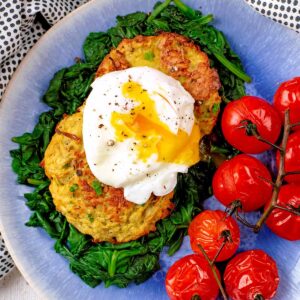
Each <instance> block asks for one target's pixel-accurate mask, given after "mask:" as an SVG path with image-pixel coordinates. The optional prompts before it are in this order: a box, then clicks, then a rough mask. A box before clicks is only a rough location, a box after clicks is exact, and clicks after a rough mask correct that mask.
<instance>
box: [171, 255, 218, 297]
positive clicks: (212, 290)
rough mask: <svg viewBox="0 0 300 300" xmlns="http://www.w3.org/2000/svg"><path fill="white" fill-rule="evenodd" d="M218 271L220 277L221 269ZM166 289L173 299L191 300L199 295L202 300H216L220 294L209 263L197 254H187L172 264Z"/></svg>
mask: <svg viewBox="0 0 300 300" xmlns="http://www.w3.org/2000/svg"><path fill="white" fill-rule="evenodd" d="M216 271H217V274H218V276H219V278H220V274H219V271H218V270H217V269H216ZM166 289H167V293H168V295H169V297H170V299H171V300H191V299H193V297H195V299H196V298H197V296H198V297H199V298H200V299H201V300H214V299H217V296H218V294H219V287H218V284H217V282H216V280H215V278H214V277H213V273H212V271H211V268H210V266H209V264H208V263H207V261H206V260H205V259H204V258H202V257H201V256H199V255H196V254H192V255H188V256H185V257H183V258H181V259H179V260H178V261H176V262H175V264H174V265H172V266H171V268H170V269H169V271H168V273H167V277H166ZM199 298H198V299H199Z"/></svg>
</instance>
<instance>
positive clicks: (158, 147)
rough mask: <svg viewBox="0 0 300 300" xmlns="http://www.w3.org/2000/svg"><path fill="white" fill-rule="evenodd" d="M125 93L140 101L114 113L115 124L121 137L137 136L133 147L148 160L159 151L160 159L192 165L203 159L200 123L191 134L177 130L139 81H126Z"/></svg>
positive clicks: (121, 138) (122, 139) (122, 138)
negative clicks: (130, 107)
mask: <svg viewBox="0 0 300 300" xmlns="http://www.w3.org/2000/svg"><path fill="white" fill-rule="evenodd" d="M122 94H123V96H124V97H126V98H129V99H131V100H133V101H134V102H135V104H136V105H135V107H134V108H133V109H131V110H130V112H129V113H128V114H124V113H119V112H113V113H112V115H111V124H112V126H113V127H114V129H115V136H116V140H117V141H119V142H122V141H124V140H125V139H128V138H134V140H135V143H134V145H135V146H134V147H135V149H132V151H136V152H137V154H138V158H139V159H140V160H142V161H144V162H146V161H147V159H148V158H149V157H150V156H151V155H153V154H157V160H158V161H159V162H167V163H176V164H183V165H188V166H191V165H193V164H195V163H197V162H198V161H199V159H200V158H199V140H200V130H199V126H198V125H197V124H196V123H195V124H194V126H193V129H192V132H191V134H190V135H188V134H187V133H186V132H185V131H183V130H181V129H179V130H178V133H177V134H174V133H173V132H171V131H170V129H169V127H168V126H167V125H166V124H165V123H164V122H162V121H161V120H160V118H159V115H158V113H157V111H156V108H155V102H154V101H153V100H152V99H151V98H150V96H149V94H148V93H147V91H146V90H144V89H143V88H142V86H141V85H140V84H139V83H136V82H127V83H125V84H124V85H123V86H122ZM166 101H167V100H166Z"/></svg>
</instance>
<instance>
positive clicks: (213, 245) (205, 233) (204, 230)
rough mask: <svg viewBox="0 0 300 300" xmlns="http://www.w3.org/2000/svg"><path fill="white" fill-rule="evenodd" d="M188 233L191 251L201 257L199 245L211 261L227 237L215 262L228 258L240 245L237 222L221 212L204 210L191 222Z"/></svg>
mask: <svg viewBox="0 0 300 300" xmlns="http://www.w3.org/2000/svg"><path fill="white" fill-rule="evenodd" d="M188 233H189V236H190V242H191V247H192V249H193V251H194V252H196V253H198V254H199V255H201V256H202V255H203V254H202V252H201V250H200V249H199V246H198V245H199V244H200V245H201V246H202V248H203V249H204V250H205V252H206V254H207V256H208V257H209V258H210V259H211V260H212V259H213V258H214V257H215V255H216V254H217V252H218V250H219V249H220V247H221V245H222V243H223V241H224V240H225V237H226V236H228V235H229V240H228V241H227V242H226V243H225V246H224V247H223V249H222V251H221V252H220V254H219V255H218V257H217V259H216V261H222V260H226V259H228V258H230V257H231V256H232V255H233V254H234V253H235V252H236V250H237V249H238V247H239V244H240V230H239V226H238V224H237V222H236V221H235V220H234V219H233V218H232V217H230V216H227V215H226V213H225V212H223V211H221V210H205V211H203V212H202V213H200V214H199V215H197V216H196V217H195V218H194V219H193V221H192V222H191V224H190V226H189V230H188ZM228 233H229V234H228Z"/></svg>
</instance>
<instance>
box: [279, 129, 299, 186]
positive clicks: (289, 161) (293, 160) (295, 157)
mask: <svg viewBox="0 0 300 300" xmlns="http://www.w3.org/2000/svg"><path fill="white" fill-rule="evenodd" d="M279 157H280V153H279V151H277V156H276V160H277V167H278V165H279ZM284 169H285V172H294V171H300V131H296V132H295V133H292V134H291V135H290V136H289V137H288V141H287V145H286V152H285V160H284ZM284 179H285V180H286V181H287V182H296V183H299V184H300V174H293V175H288V176H285V177H284Z"/></svg>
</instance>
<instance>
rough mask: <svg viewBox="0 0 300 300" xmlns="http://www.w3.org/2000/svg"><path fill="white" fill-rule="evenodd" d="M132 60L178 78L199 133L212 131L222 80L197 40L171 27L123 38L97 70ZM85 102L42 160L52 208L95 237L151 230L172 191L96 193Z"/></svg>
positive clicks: (134, 235) (113, 238)
mask: <svg viewBox="0 0 300 300" xmlns="http://www.w3.org/2000/svg"><path fill="white" fill-rule="evenodd" d="M134 66H149V67H152V68H155V69H158V70H160V71H162V72H164V73H166V74H167V75H170V76H172V77H174V78H175V79H177V80H179V81H180V82H181V83H182V84H183V86H184V88H185V89H186V90H187V91H188V92H189V93H190V94H191V95H192V96H193V97H194V98H195V100H196V103H195V115H196V117H197V119H198V121H199V123H200V126H201V136H203V135H205V134H208V133H210V132H211V130H212V128H213V126H214V124H215V122H216V118H217V113H218V109H217V110H216V109H215V108H216V107H217V108H218V107H219V103H220V97H219V95H218V89H219V87H220V83H219V78H218V75H217V73H216V71H215V70H213V69H211V68H210V66H209V60H208V57H207V56H206V54H205V53H203V52H201V51H200V48H199V47H198V46H196V45H195V44H193V43H192V42H191V41H189V40H188V39H186V38H185V37H183V36H180V35H178V34H174V33H162V34H160V35H158V36H149V37H144V36H137V37H136V38H134V39H124V40H123V41H122V42H121V43H120V45H119V46H118V47H117V48H116V49H113V50H112V51H111V52H110V53H109V54H108V55H107V56H106V57H105V58H104V60H103V61H102V63H101V64H100V66H99V68H98V71H97V76H102V75H104V74H106V73H108V72H111V71H116V70H123V69H126V68H129V67H134ZM83 107H84V106H81V107H80V108H79V110H78V112H76V113H75V114H73V115H70V116H65V117H64V119H63V120H62V121H60V123H59V124H58V125H57V127H56V133H55V134H54V135H53V137H52V140H51V142H50V144H49V146H48V148H47V150H46V153H45V158H44V162H43V164H44V168H45V172H46V175H47V176H48V178H49V179H50V180H51V184H50V192H51V194H52V197H53V201H54V204H55V206H56V209H57V210H58V211H59V212H61V213H62V214H63V215H64V216H65V217H66V218H67V220H68V222H69V223H71V224H72V225H74V226H75V227H76V228H77V229H78V230H79V231H80V232H82V233H84V234H88V235H91V236H92V237H93V240H94V241H95V242H101V241H108V242H112V243H123V242H127V241H131V240H136V239H138V238H139V237H141V236H143V235H146V234H148V233H149V232H151V231H155V230H156V227H155V224H156V222H157V221H159V220H160V219H163V218H165V217H167V216H168V215H169V214H170V213H171V211H172V210H173V208H174V204H173V203H172V201H171V200H172V196H173V193H170V194H168V195H166V196H163V197H156V196H151V198H150V199H149V200H148V201H147V202H146V203H145V204H144V205H137V204H134V203H132V202H129V201H127V200H126V199H125V198H124V194H123V189H121V188H113V187H110V186H107V185H104V184H102V194H101V195H98V194H97V193H96V191H95V190H94V188H93V185H94V184H95V182H97V179H96V178H95V177H94V175H93V174H92V173H91V171H90V169H89V166H88V164H87V161H86V157H85V152H84V148H83V140H82V117H83V114H82V111H83Z"/></svg>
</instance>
